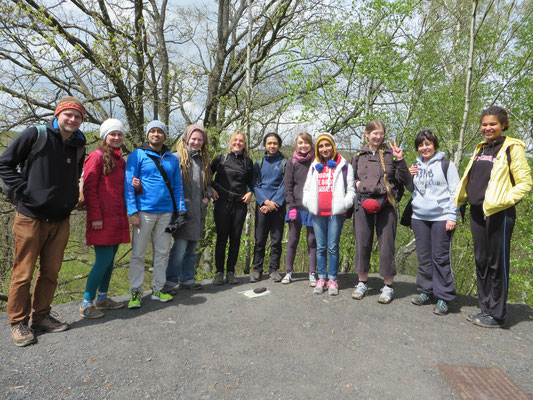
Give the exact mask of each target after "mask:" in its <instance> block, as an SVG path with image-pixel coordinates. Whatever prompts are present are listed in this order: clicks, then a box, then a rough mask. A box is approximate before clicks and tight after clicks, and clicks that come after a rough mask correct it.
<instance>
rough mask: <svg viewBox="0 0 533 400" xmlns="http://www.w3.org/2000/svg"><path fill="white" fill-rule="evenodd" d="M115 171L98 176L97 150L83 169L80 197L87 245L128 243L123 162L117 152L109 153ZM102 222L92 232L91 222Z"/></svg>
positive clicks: (100, 172)
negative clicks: (100, 225)
mask: <svg viewBox="0 0 533 400" xmlns="http://www.w3.org/2000/svg"><path fill="white" fill-rule="evenodd" d="M111 155H112V156H113V158H114V159H115V168H114V169H113V171H111V173H109V174H108V175H106V176H104V175H102V169H103V159H102V152H101V151H100V150H96V151H93V152H92V153H91V154H89V157H87V159H86V160H85V164H84V166H83V196H84V198H85V206H86V208H87V230H86V239H87V245H101V246H110V245H115V244H120V243H129V242H130V228H129V221H128V216H127V213H126V202H125V200H124V170H125V168H126V162H125V161H124V159H123V158H122V155H121V153H120V151H119V150H111ZM100 220H101V221H103V228H102V229H101V230H99V231H95V230H94V229H93V228H92V225H91V222H92V221H100Z"/></svg>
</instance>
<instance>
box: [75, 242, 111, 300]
mask: <svg viewBox="0 0 533 400" xmlns="http://www.w3.org/2000/svg"><path fill="white" fill-rule="evenodd" d="M117 250H118V244H115V245H113V246H94V254H95V260H94V265H93V268H92V269H91V272H89V276H88V277H87V285H86V286H85V293H84V294H83V298H84V299H85V300H87V301H93V300H94V298H95V297H96V290H97V289H98V291H99V292H100V293H107V290H108V289H109V281H111V274H112V273H113V261H114V260H115V254H116V253H117Z"/></svg>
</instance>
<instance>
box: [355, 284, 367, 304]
mask: <svg viewBox="0 0 533 400" xmlns="http://www.w3.org/2000/svg"><path fill="white" fill-rule="evenodd" d="M367 290H368V286H367V285H366V284H364V283H363V282H359V283H358V284H357V286H356V287H355V290H354V291H353V292H352V299H355V300H361V299H362V298H363V297H365V294H366V292H367Z"/></svg>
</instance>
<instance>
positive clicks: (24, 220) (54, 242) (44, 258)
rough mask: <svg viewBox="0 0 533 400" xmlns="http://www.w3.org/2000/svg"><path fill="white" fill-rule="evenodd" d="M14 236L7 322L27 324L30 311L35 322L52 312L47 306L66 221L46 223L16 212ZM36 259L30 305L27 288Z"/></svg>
mask: <svg viewBox="0 0 533 400" xmlns="http://www.w3.org/2000/svg"><path fill="white" fill-rule="evenodd" d="M13 234H14V235H15V259H14V261H13V275H12V276H11V284H10V287H9V299H8V302H7V315H8V318H9V323H10V324H16V323H18V322H21V321H28V319H29V318H30V314H31V310H32V308H33V316H32V319H33V320H34V321H38V320H39V319H41V318H42V317H43V316H45V315H47V314H49V313H50V310H51V306H50V304H52V300H53V299H54V292H55V290H56V287H57V276H58V274H59V270H60V269H61V264H62V262H63V254H64V252H65V247H66V246H67V242H68V238H69V234H70V224H69V218H65V219H64V220H62V221H58V222H57V221H56V222H48V221H44V220H38V219H33V218H30V217H27V216H25V215H22V214H20V213H18V212H17V213H16V214H15V222H14V223H13ZM37 257H39V261H40V266H39V272H38V273H37V278H36V280H35V286H34V288H33V302H32V298H31V297H30V286H31V281H32V279H33V272H34V271H35V263H36V261H37ZM32 303H33V304H32Z"/></svg>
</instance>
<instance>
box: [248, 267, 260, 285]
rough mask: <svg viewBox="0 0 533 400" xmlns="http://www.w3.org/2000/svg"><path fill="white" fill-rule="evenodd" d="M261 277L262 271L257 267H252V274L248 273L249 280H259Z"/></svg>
mask: <svg viewBox="0 0 533 400" xmlns="http://www.w3.org/2000/svg"><path fill="white" fill-rule="evenodd" d="M262 278H263V273H262V272H261V271H260V270H258V269H254V270H253V271H252V275H250V282H259V281H260V280H261V279H262Z"/></svg>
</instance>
